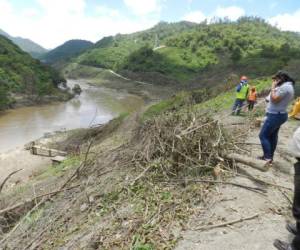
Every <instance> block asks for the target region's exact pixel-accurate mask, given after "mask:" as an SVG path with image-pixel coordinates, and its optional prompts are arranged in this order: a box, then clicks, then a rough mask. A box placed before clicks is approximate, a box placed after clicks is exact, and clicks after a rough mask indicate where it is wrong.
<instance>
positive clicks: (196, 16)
mask: <svg viewBox="0 0 300 250" xmlns="http://www.w3.org/2000/svg"><path fill="white" fill-rule="evenodd" d="M245 14H246V12H245V10H244V9H242V8H240V7H238V6H229V7H220V6H219V7H218V8H217V9H216V10H215V11H213V12H212V13H211V14H209V15H207V16H206V15H205V14H204V13H203V12H202V11H201V10H197V11H192V12H190V13H187V14H186V15H185V16H184V17H183V20H186V21H190V22H195V23H200V22H202V21H204V20H205V19H207V20H208V22H213V20H214V18H225V17H227V18H229V19H230V20H232V21H236V20H237V19H238V18H239V17H241V16H244V15H245Z"/></svg>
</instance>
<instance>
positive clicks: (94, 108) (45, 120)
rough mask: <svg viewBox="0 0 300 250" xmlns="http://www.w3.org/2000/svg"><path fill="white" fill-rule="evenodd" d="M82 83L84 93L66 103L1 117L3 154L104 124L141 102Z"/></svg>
mask: <svg viewBox="0 0 300 250" xmlns="http://www.w3.org/2000/svg"><path fill="white" fill-rule="evenodd" d="M75 83H79V84H80V86H81V88H82V89H83V92H82V93H81V95H80V96H77V97H75V98H74V99H72V100H70V101H68V102H66V103H56V104H51V105H41V106H36V107H25V108H19V109H15V110H9V111H7V112H6V113H4V114H3V115H1V116H0V152H5V151H7V150H10V149H13V148H15V147H17V146H21V145H24V144H25V143H27V142H29V141H32V140H34V139H37V138H39V137H41V136H43V135H44V133H47V132H53V131H57V130H62V129H74V128H84V127H88V126H90V125H96V124H103V123H106V122H108V121H109V120H111V119H112V118H114V117H116V116H118V115H119V114H120V113H122V112H128V111H132V110H134V109H136V108H137V107H139V106H140V105H141V104H142V100H141V98H139V97H137V96H133V95H130V94H128V93H126V92H120V91H116V90H112V89H107V88H97V87H92V86H89V85H88V84H86V83H84V82H78V81H73V80H69V81H68V85H69V86H70V87H72V86H73V85H74V84H75Z"/></svg>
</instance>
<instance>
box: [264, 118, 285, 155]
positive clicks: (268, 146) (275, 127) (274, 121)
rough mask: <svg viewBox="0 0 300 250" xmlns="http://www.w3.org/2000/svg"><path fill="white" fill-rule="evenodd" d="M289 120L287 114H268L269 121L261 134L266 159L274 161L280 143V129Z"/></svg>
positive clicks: (267, 120)
mask: <svg viewBox="0 0 300 250" xmlns="http://www.w3.org/2000/svg"><path fill="white" fill-rule="evenodd" d="M287 119H288V114H287V113H278V114H271V113H267V119H266V121H265V123H264V125H263V127H262V129H261V131H260V134H259V139H260V141H261V145H262V148H263V152H264V156H263V157H264V159H267V160H273V157H274V153H275V150H276V147H277V142H278V133H279V129H280V127H281V125H282V124H284V123H285V122H286V121H287Z"/></svg>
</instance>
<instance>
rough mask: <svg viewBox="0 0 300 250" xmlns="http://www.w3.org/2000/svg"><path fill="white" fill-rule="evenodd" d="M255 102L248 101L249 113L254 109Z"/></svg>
mask: <svg viewBox="0 0 300 250" xmlns="http://www.w3.org/2000/svg"><path fill="white" fill-rule="evenodd" d="M254 104H255V101H248V110H249V111H251V110H253V108H254Z"/></svg>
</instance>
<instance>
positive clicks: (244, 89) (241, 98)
mask: <svg viewBox="0 0 300 250" xmlns="http://www.w3.org/2000/svg"><path fill="white" fill-rule="evenodd" d="M248 92H249V85H248V78H247V77H246V76H242V77H241V81H240V83H239V84H238V86H237V87H236V99H235V102H234V104H233V107H232V115H235V114H236V115H239V114H240V112H241V109H242V107H243V105H244V102H245V100H246V99H247V97H248Z"/></svg>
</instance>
